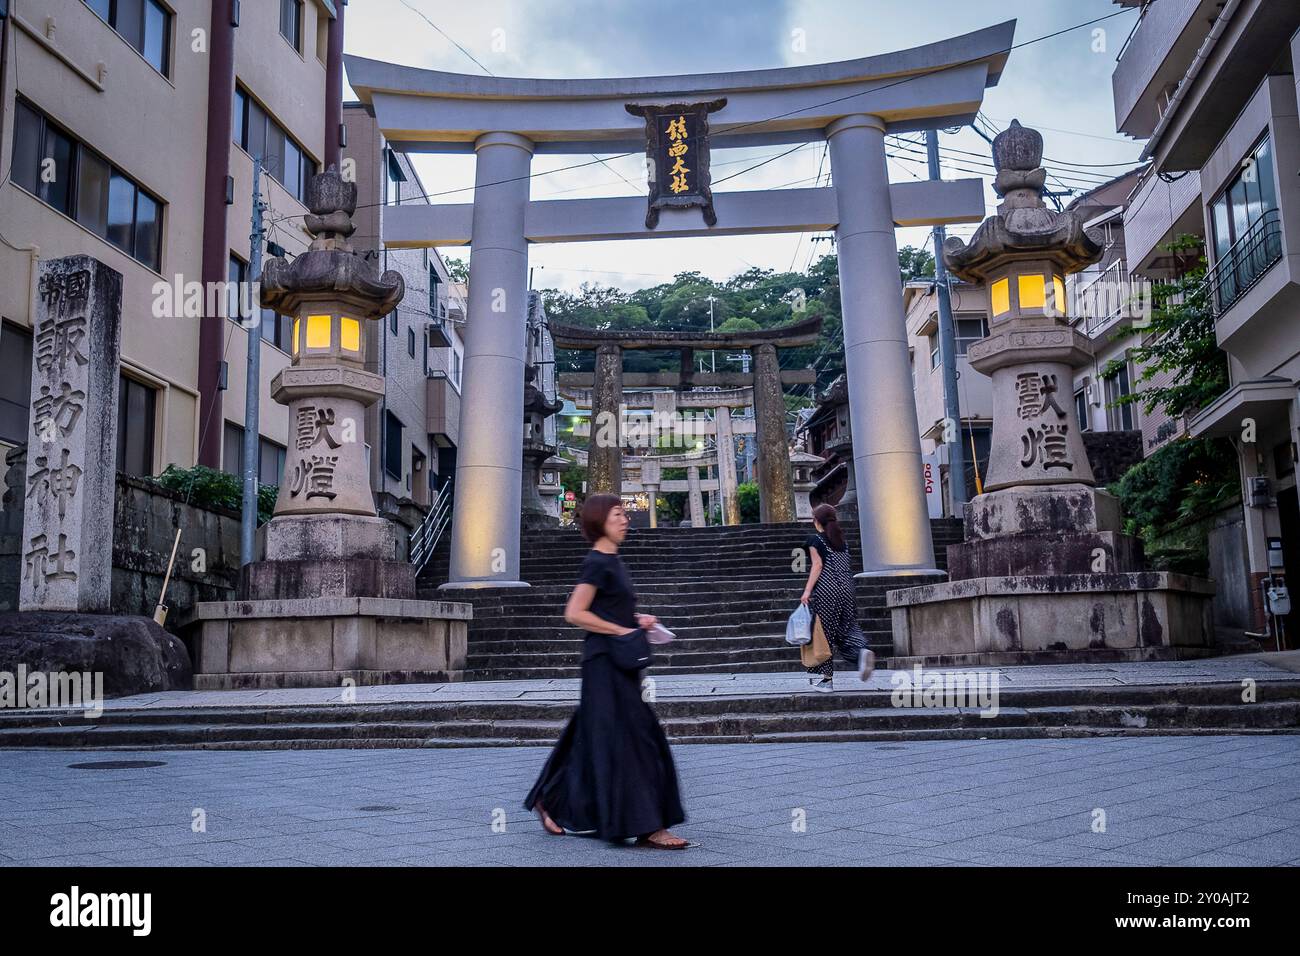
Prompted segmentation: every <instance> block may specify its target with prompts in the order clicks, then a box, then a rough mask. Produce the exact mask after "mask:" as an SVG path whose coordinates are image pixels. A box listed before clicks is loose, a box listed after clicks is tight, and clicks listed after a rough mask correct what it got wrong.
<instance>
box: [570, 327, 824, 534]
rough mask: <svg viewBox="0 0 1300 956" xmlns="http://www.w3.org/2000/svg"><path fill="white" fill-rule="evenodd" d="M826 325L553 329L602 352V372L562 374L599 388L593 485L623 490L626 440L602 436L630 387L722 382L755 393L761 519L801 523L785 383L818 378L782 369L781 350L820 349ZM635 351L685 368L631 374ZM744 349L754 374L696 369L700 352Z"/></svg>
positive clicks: (590, 473)
mask: <svg viewBox="0 0 1300 956" xmlns="http://www.w3.org/2000/svg"><path fill="white" fill-rule="evenodd" d="M821 327H822V320H821V317H820V316H816V317H814V318H811V319H804V320H803V321H802V322H795V323H792V324H790V325H784V326H778V327H776V328H773V329H757V330H754V331H750V332H659V331H655V330H642V329H638V330H619V329H609V330H605V331H597V330H594V329H582V328H574V327H573V326H567V325H552V326H551V336H552V337H553V338H554V340H555V347H556V348H557V349H579V350H587V351H594V352H595V353H596V370H595V372H594V373H591V374H588V373H584V372H561V373H560V374H559V376H558V379H559V384H560V387H561V388H564V387H565V386H578V387H587V388H591V390H592V391H591V422H592V441H591V444H590V451H589V452H588V456H589V459H590V464H589V465H588V466H587V468H588V470H587V480H588V483H589V484H590V486H591V487H592V488H593V489H595V490H597V491H608V492H613V493H614V494H618V493H619V492H620V491H621V490H622V485H623V470H622V467H621V466H620V460H621V456H622V442H621V441H614V442H612V443H606V444H604V445H600V444H598V442H597V439H598V437H599V434H598V433H599V430H600V421H599V420H600V418H601V417H602V416H609V415H612V416H613V420H614V421H615V422H617V421H619V405H621V404H622V403H623V390H624V389H625V388H637V387H642V388H643V387H647V386H652V387H658V388H671V389H689V388H700V387H703V388H708V387H712V386H719V385H722V386H726V387H728V388H752V389H753V402H754V419H755V422H756V424H757V428H758V486H759V490H760V494H759V506H760V518H761V520H762V521H764V522H768V521H794V520H795V510H794V486H793V484H792V483H791V479H790V448H789V442H788V441H787V435H786V431H785V418H786V411H785V400H784V397H783V395H784V389H783V386H785V385H797V384H801V383H810V382H815V381H816V376H817V373H816V371H815V370H813V369H789V370H786V371H782V369H781V364H780V361H779V360H778V356H777V349H782V348H798V347H799V346H801V345H812V344H814V343H815V342H816V341H817V336H818V334H819V333H820V332H821ZM627 349H645V350H650V351H677V352H680V354H681V360H680V361H679V362H678V368H679V369H680V371H677V372H642V373H635V372H633V373H625V372H624V371H623V352H624V351H625V350H627ZM741 349H747V350H749V352H750V353H751V354H752V355H753V357H754V361H753V371H750V372H727V371H723V372H697V371H696V370H695V353H696V352H708V351H711V350H714V351H719V352H735V351H738V350H741ZM691 401H692V403H696V404H702V403H703V402H704V401H707V399H706V398H705V397H703V396H695V397H694V398H693V399H692V400H691ZM719 438H721V435H719ZM730 442H731V435H730V432H728V434H727V444H730ZM724 457H725V456H724ZM733 467H734V466H733ZM728 523H730V522H728Z"/></svg>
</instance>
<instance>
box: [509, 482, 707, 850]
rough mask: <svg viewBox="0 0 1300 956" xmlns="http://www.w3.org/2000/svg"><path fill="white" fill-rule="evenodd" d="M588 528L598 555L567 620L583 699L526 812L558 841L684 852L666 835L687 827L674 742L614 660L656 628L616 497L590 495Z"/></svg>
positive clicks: (636, 681)
mask: <svg viewBox="0 0 1300 956" xmlns="http://www.w3.org/2000/svg"><path fill="white" fill-rule="evenodd" d="M581 520H582V533H583V536H584V537H585V538H586V539H587V540H588V541H590V542H592V543H593V546H592V549H591V551H589V552H588V553H587V557H586V559H585V560H584V561H583V562H582V570H581V571H579V573H578V586H577V587H576V588H574V589H573V594H572V596H571V597H570V598H569V603H568V604H567V605H566V607H565V609H564V619H565V620H566V621H568V622H569V623H570V624H572V625H573V626H575V627H581V628H584V629H585V630H586V631H587V639H586V642H585V643H584V644H583V649H582V695H581V698H580V700H579V702H578V710H577V711H576V712H575V713H574V715H573V717H572V718H571V719H570V720H569V723H568V726H566V727H565V728H564V733H563V734H561V735H560V740H559V743H557V744H556V745H555V749H554V750H553V751H551V755H550V757H548V758H547V760H546V765H545V766H544V767H543V768H542V773H541V776H539V777H538V778H537V783H535V784H534V785H533V789H532V790H530V791H529V793H528V799H527V800H525V801H524V809H526V810H535V811H536V812H537V815H538V817H539V818H540V819H541V821H542V826H543V827H545V828H546V831H547V832H548V833H553V834H555V835H556V836H560V835H563V834H564V832H565V831H566V830H569V831H575V832H590V833H594V834H595V835H596V836H599V837H601V838H602V839H605V840H611V841H619V840H624V839H627V838H628V837H636V838H637V845H638V846H647V847H655V848H657V849H664V850H680V849H685V848H686V847H688V846H691V845H692V844H690V843H689V842H688V841H686V840H683V839H681V838H680V837H677V836H674V835H673V834H671V833H669V832H668V828H669V827H671V826H675V825H677V824H678V823H681V822H682V821H683V820H685V819H686V815H685V813H683V811H682V803H681V797H680V795H679V794H678V790H677V770H676V768H675V767H674V766H673V758H672V754H671V753H670V752H669V750H668V740H667V738H666V737H665V736H664V732H663V728H661V727H660V726H659V720H658V718H657V717H656V716H655V713H654V711H653V710H652V709H651V707H650V705H649V704H648V703H646V701H645V700H643V699H642V696H641V675H640V673H639V672H637V671H625V670H621V669H619V668H618V667H616V666H615V665H614V662H613V660H612V659H611V656H610V651H609V644H610V637H609V635H621V634H632V633H635V632H636V631H637V630H638V629H645V628H649V627H652V626H654V624H655V623H656V620H655V618H654V617H653V616H652V615H650V614H637V613H636V593H635V592H634V591H633V590H632V582H631V581H630V580H629V579H628V575H627V569H626V568H624V567H623V562H622V560H621V559H620V558H619V556H618V546H619V545H620V544H622V543H623V539H624V537H626V535H627V528H628V519H627V515H625V514H624V513H623V505H622V503H621V501H620V500H619V498H617V497H616V496H614V495H603V494H602V495H592V496H591V497H590V498H588V499H587V500H586V502H584V503H583V506H582V518H581Z"/></svg>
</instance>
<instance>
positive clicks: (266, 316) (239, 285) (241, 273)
mask: <svg viewBox="0 0 1300 956" xmlns="http://www.w3.org/2000/svg"><path fill="white" fill-rule="evenodd" d="M228 277H229V280H230V282H232V283H234V285H235V290H239V291H235V290H232V297H231V302H230V317H231V318H232V319H239V318H242V316H240V314H239V307H240V304H241V302H242V301H243V299H242V290H243V288H244V283H245V282H248V281H249V278H248V263H246V262H245V261H244V260H242V259H240V258H239V257H238V256H233V255H232V256H231V257H230V271H229V276H228ZM262 339H263V340H264V341H266V342H269V343H271V344H272V345H274V346H275V347H276V348H278V349H280V350H281V351H283V352H292V351H293V319H292V318H291V317H289V316H287V315H279V314H277V313H276V311H275V310H274V309H266V308H264V309H262Z"/></svg>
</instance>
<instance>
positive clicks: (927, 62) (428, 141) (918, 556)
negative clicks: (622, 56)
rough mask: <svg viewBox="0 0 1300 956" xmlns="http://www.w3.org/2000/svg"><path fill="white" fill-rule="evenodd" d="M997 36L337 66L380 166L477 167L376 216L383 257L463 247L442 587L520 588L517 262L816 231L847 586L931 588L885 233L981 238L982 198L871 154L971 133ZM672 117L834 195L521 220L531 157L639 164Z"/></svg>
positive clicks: (794, 194) (524, 279)
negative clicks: (860, 48) (833, 261)
mask: <svg viewBox="0 0 1300 956" xmlns="http://www.w3.org/2000/svg"><path fill="white" fill-rule="evenodd" d="M1014 34H1015V21H1014V20H1011V21H1007V22H1005V23H1001V24H998V25H996V26H992V27H988V28H986V29H983V30H979V31H976V32H974V33H969V34H966V35H964V36H959V37H953V38H951V39H947V40H941V41H939V42H936V43H931V44H927V45H925V46H920V47H915V48H913V49H910V50H902V51H898V52H894V53H885V54H881V55H879V56H873V57H866V58H863V59H858V60H847V61H844V62H840V63H821V64H815V65H810V66H796V67H786V68H782V69H773V70H752V71H745V72H731V73H707V74H698V75H695V76H659V77H632V78H618V79H592V80H545V79H521V78H513V77H496V76H471V75H466V74H459V73H444V72H438V71H434V70H424V69H418V68H415V67H407V66H399V65H397V64H393V63H385V62H382V61H377V60H367V59H363V58H361V57H355V56H348V57H345V61H346V63H347V70H348V79H349V81H350V82H351V84H352V87H353V89H354V90H355V91H356V93H357V96H358V97H359V98H360V100H361V101H362V102H363V103H365V104H366V105H367V106H368V107H370V108H371V109H372V110H373V111H374V115H375V118H376V121H377V124H378V126H379V129H380V131H381V132H382V133H383V135H384V136H385V137H386V138H387V140H388V141H389V143H390V144H391V145H392V147H393V148H394V149H396V150H398V151H403V152H422V151H430V152H463V153H470V152H472V153H473V154H474V155H475V158H476V159H475V162H476V167H475V185H474V201H473V203H467V204H463V205H423V204H420V205H402V206H394V207H390V208H388V209H386V210H385V212H384V227H383V228H384V235H383V239H384V242H385V243H386V244H387V245H389V246H393V247H405V248H411V247H420V246H447V245H458V244H465V243H472V247H473V253H472V256H471V258H470V278H469V321H468V325H467V330H466V340H465V364H464V373H463V375H464V382H465V385H464V393H463V402H462V406H461V407H462V412H461V447H460V451H459V454H458V457H457V469H456V471H457V473H456V497H455V511H454V517H453V527H452V543H451V575H450V578H451V579H450V581H449V582H448V585H449V586H453V587H467V586H501V587H504V586H526V582H524V581H521V580H520V579H519V502H520V469H521V464H520V456H519V448H520V445H521V443H522V436H523V386H522V383H523V364H524V355H525V348H524V345H525V343H524V330H525V314H526V309H527V292H528V244H529V243H531V242H580V241H583V242H585V241H593V240H606V239H644V238H652V237H681V236H716V235H740V234H746V233H776V232H813V231H819V230H828V229H834V230H835V233H836V237H837V246H836V247H837V253H838V257H839V273H840V302H841V312H842V316H843V324H844V358H845V368H846V371H847V375H848V382H849V397H850V406H851V409H852V428H853V449H854V452H853V453H854V471H855V473H856V478H857V488H858V498H859V526H860V533H861V543H862V563H863V573H864V574H868V575H898V574H927V573H937V572H936V569H935V562H934V548H933V544H932V543H931V538H930V524H929V518H928V514H927V509H926V505H925V494H924V489H923V486H922V483H921V477H920V476H921V439H920V434H919V432H918V429H917V423H916V409H915V400H914V398H913V394H912V378H911V372H910V363H909V356H908V342H907V329H906V325H905V317H904V311H903V298H902V287H901V283H900V282H899V277H898V246H897V243H896V241H895V239H894V229H895V227H896V226H900V225H908V226H919V225H932V224H938V223H957V222H976V221H979V220H981V219H983V217H984V188H983V183H982V181H981V180H979V179H967V180H959V181H956V182H943V181H933V182H931V181H916V182H910V183H899V184H891V183H890V182H889V173H888V169H887V166H886V156H885V135H886V134H887V133H901V132H909V131H914V130H920V129H938V128H944V127H950V126H959V125H965V124H968V123H970V122H972V121H973V120H974V118H975V115H976V113H977V112H978V111H979V109H980V106H981V104H982V102H983V99H984V90H985V88H986V87H989V86H992V85H994V84H996V83H997V81H998V78H999V77H1000V76H1001V74H1002V70H1003V68H1004V67H1005V65H1006V61H1007V57H1008V55H1009V53H1010V50H1011V48H1012V42H1013V37H1014ZM688 103H695V104H697V105H700V104H707V109H708V110H709V115H708V120H707V121H708V124H709V130H710V133H709V137H710V141H711V142H712V144H713V146H714V148H727V147H752V146H769V145H774V144H780V143H791V142H795V143H799V142H812V141H818V140H824V141H825V142H826V143H827V145H828V149H829V153H830V161H831V170H832V179H833V183H834V185H832V186H827V187H821V188H813V189H778V190H765V191H744V192H728V193H715V194H712V195H711V196H710V205H709V207H708V209H707V210H701V209H699V208H694V207H691V208H666V209H662V210H652V212H657V213H658V214H659V215H658V216H657V217H649V218H653V219H655V221H654V222H647V218H648V217H647V215H646V206H647V203H646V198H645V197H624V198H612V199H578V200H549V201H539V202H532V201H530V199H529V179H530V177H531V173H530V164H531V162H532V157H533V154H534V153H542V152H550V153H562V154H573V155H574V156H575V157H583V156H589V155H591V154H593V153H596V154H605V155H609V154H613V153H638V154H639V153H641V152H642V151H643V150H645V149H646V148H647V141H646V138H645V137H646V121H645V119H644V118H643V116H642V115H639V114H641V113H644V112H645V110H646V108H647V107H664V108H667V107H670V106H671V107H672V108H673V109H674V110H676V109H677V105H678V104H688ZM684 108H685V107H684ZM634 114H637V115H634ZM579 162H581V160H579ZM659 186H662V184H659V185H658V186H657V187H656V189H658V188H659ZM706 213H707V215H708V218H707V220H706Z"/></svg>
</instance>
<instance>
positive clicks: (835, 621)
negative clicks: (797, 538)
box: [799, 504, 875, 692]
mask: <svg viewBox="0 0 1300 956" xmlns="http://www.w3.org/2000/svg"><path fill="white" fill-rule="evenodd" d="M813 527H815V528H816V529H817V533H816V534H810V535H809V536H808V540H807V541H806V542H805V543H804V546H805V547H806V548H807V549H808V555H809V559H810V561H811V563H812V567H811V568H810V569H809V572H808V584H807V585H806V586H805V587H804V589H803V596H802V597H801V598H800V599H799V601H800V603H801V604H806V605H808V610H809V612H810V613H811V614H812V616H813V617H814V618H816V619H817V620H819V621H821V624H822V631H823V632H824V633H825V634H826V642H827V643H828V644H830V647H831V657H830V659H829V660H826V661H823V662H822V663H820V664H817V665H815V666H813V667H810V668H808V673H809V674H811V675H813V676H814V683H813V689H814V690H818V691H822V692H827V691H831V690H834V689H835V687H834V685H833V683H832V678H831V675H832V673H833V672H834V667H835V655H836V654H837V653H838V654H839V656H840V658H841V659H842V660H844V661H846V662H848V663H849V664H853V665H855V666H857V667H858V668H859V669H860V670H861V671H862V678H863V680H865V679H866V678H867V677H868V676H869V675H870V673H871V669H872V667H873V666H874V663H875V655H874V654H873V653H872V652H871V651H870V650H868V649H867V639H866V637H865V636H864V635H863V633H862V628H861V627H860V626H859V625H858V609H857V600H856V597H855V589H854V584H853V568H852V566H851V565H850V563H849V547H848V544H846V543H845V541H844V532H843V531H842V530H841V529H840V523H839V521H838V520H837V519H836V517H835V509H834V508H833V507H831V506H830V505H826V504H823V505H818V506H817V507H816V508H814V509H813Z"/></svg>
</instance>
